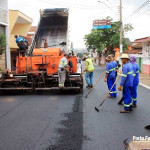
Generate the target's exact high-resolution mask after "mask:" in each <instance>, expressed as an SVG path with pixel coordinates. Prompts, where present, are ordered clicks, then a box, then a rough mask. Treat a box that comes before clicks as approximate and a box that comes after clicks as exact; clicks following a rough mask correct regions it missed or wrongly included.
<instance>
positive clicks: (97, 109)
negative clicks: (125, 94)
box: [95, 76, 120, 112]
mask: <svg viewBox="0 0 150 150" xmlns="http://www.w3.org/2000/svg"><path fill="white" fill-rule="evenodd" d="M119 78H120V76H118V78H117V79H116V81H115V83H114V84H113V85H112V87H111V89H110V90H109V92H108V93H107V95H106V96H105V98H104V99H103V101H102V102H101V103H100V105H99V106H98V107H96V106H95V110H96V111H97V112H99V108H100V107H101V106H102V105H103V103H104V101H105V100H106V99H107V98H108V96H109V94H110V92H111V90H112V89H113V87H114V86H115V84H116V83H117V81H118V80H119Z"/></svg>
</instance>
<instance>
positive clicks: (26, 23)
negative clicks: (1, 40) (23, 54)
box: [9, 10, 32, 70]
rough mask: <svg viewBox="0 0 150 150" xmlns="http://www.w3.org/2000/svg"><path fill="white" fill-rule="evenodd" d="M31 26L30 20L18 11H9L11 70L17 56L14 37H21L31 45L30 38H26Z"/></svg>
mask: <svg viewBox="0 0 150 150" xmlns="http://www.w3.org/2000/svg"><path fill="white" fill-rule="evenodd" d="M31 24H32V19H31V18H30V17H28V16H26V15H25V14H23V13H22V12H20V11H18V10H9V34H10V36H9V43H10V44H9V47H10V55H11V69H12V70H14V68H15V62H16V61H15V59H16V57H17V56H19V53H18V51H17V49H18V46H17V44H16V39H15V37H14V36H15V35H18V36H21V37H23V38H25V39H26V40H28V41H29V43H31V38H28V37H27V34H28V32H29V30H30V27H31Z"/></svg>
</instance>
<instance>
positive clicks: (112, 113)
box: [0, 67, 150, 150]
mask: <svg viewBox="0 0 150 150" xmlns="http://www.w3.org/2000/svg"><path fill="white" fill-rule="evenodd" d="M103 71H104V68H102V67H96V69H95V72H94V80H96V79H97V78H98V77H99V76H100V75H101V73H102V72H103ZM118 83H119V82H118ZM118 85H119V84H117V86H118ZM85 86H86V84H85ZM87 92H88V89H85V88H84V93H83V96H82V94H77V93H74V92H72V93H66V92H65V93H52V94H50V93H37V94H28V93H25V94H22V93H18V94H11V93H9V95H6V94H5V95H0V150H92V149H95V150H124V145H123V141H124V140H125V139H129V140H131V139H132V138H133V136H149V137H150V131H149V130H146V129H144V126H145V125H147V124H150V115H149V114H150V99H149V92H150V91H149V90H147V89H145V88H143V87H141V86H139V88H138V107H137V108H136V109H134V111H133V112H131V113H129V114H120V113H119V111H120V109H122V108H123V106H120V105H118V104H117V103H118V101H119V100H120V98H121V92H118V97H117V98H115V99H107V100H106V101H105V103H104V104H103V106H102V107H101V109H100V112H99V113H98V112H96V111H95V109H94V107H95V106H97V105H99V103H100V102H101V101H102V99H103V98H104V97H105V95H106V93H107V92H108V89H107V86H106V83H105V82H104V80H103V79H102V80H101V81H100V82H99V84H98V85H97V87H96V88H95V89H94V90H93V91H92V92H91V94H90V95H89V96H88V98H84V96H85V95H86V93H87Z"/></svg>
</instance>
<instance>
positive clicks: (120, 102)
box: [118, 97, 123, 105]
mask: <svg viewBox="0 0 150 150" xmlns="http://www.w3.org/2000/svg"><path fill="white" fill-rule="evenodd" d="M122 102H123V97H122V98H121V99H120V101H119V102H118V105H121V104H122Z"/></svg>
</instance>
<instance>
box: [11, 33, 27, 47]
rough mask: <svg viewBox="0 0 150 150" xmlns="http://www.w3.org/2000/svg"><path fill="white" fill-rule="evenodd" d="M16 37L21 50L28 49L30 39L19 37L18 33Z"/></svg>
mask: <svg viewBox="0 0 150 150" xmlns="http://www.w3.org/2000/svg"><path fill="white" fill-rule="evenodd" d="M14 37H15V38H16V44H17V45H18V47H19V50H26V49H28V44H29V43H28V41H27V40H25V39H24V38H23V37H18V35H15V36H14Z"/></svg>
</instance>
